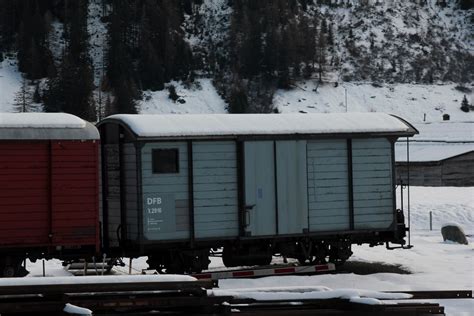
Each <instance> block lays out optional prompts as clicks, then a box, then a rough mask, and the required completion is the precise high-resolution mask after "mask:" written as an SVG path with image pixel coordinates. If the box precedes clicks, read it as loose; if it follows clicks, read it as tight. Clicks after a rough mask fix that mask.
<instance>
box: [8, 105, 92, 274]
mask: <svg viewBox="0 0 474 316" xmlns="http://www.w3.org/2000/svg"><path fill="white" fill-rule="evenodd" d="M99 139H100V137H99V133H98V131H97V129H96V128H95V127H94V126H93V125H92V124H90V123H88V122H85V121H83V120H81V119H80V118H78V117H75V116H73V115H69V114H64V113H21V114H20V113H15V114H13V113H8V114H6V113H0V276H2V275H3V276H20V275H22V274H25V273H26V270H25V269H24V267H23V266H22V262H23V261H24V260H25V259H26V258H29V259H31V260H33V261H34V260H36V259H37V258H51V257H55V258H62V259H68V258H77V257H81V256H85V255H90V254H94V253H95V252H97V251H99V248H100V227H99V198H98V196H99Z"/></svg>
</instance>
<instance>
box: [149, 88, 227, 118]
mask: <svg viewBox="0 0 474 316" xmlns="http://www.w3.org/2000/svg"><path fill="white" fill-rule="evenodd" d="M170 85H173V86H174V87H175V88H176V93H177V94H178V96H179V98H178V100H177V101H173V100H171V99H170V98H169V97H168V95H169V92H168V89H167V88H165V89H164V90H161V91H145V92H144V97H143V101H141V104H140V113H143V114H184V113H191V114H196V113H227V109H226V108H227V104H226V103H225V102H224V100H223V99H222V98H221V97H220V96H219V94H218V93H217V91H216V89H215V88H214V86H213V84H212V81H211V79H198V80H196V81H195V82H194V83H191V84H190V85H189V86H188V87H186V86H185V85H184V84H183V83H181V82H175V81H173V82H171V83H169V84H167V85H166V87H169V86H170Z"/></svg>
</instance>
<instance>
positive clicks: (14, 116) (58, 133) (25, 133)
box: [0, 113, 100, 140]
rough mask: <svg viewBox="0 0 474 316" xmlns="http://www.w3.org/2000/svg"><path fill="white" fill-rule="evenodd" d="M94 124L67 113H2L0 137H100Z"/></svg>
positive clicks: (82, 138) (86, 138)
mask: <svg viewBox="0 0 474 316" xmlns="http://www.w3.org/2000/svg"><path fill="white" fill-rule="evenodd" d="M99 138H100V136H99V132H98V130H97V128H95V126H94V125H92V124H90V123H88V122H86V121H84V120H82V119H80V118H79V117H77V116H74V115H71V114H66V113H0V139H4V140H16V139H18V140H20V139H69V140H71V139H72V140H74V139H81V140H94V139H99Z"/></svg>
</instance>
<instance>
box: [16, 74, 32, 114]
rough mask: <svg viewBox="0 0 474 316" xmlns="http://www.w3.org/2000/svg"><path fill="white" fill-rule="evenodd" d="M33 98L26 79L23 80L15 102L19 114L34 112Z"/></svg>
mask: <svg viewBox="0 0 474 316" xmlns="http://www.w3.org/2000/svg"><path fill="white" fill-rule="evenodd" d="M32 101H33V100H32V96H31V92H30V91H29V89H28V84H27V82H26V79H25V78H23V80H22V82H21V87H20V90H18V92H17V93H16V94H15V98H14V101H13V107H14V108H15V110H16V111H17V112H20V113H25V112H30V111H31V110H32V106H31V103H32Z"/></svg>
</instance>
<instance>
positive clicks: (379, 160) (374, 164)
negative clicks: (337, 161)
mask: <svg viewBox="0 0 474 316" xmlns="http://www.w3.org/2000/svg"><path fill="white" fill-rule="evenodd" d="M352 162H353V167H352V168H353V185H354V186H353V187H354V217H355V218H354V228H355V229H374V228H375V229H384V228H388V227H389V226H390V225H391V224H392V222H393V220H394V212H393V193H392V192H393V184H392V155H391V143H390V142H389V141H388V140H387V139H385V138H374V139H354V140H353V141H352Z"/></svg>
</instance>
